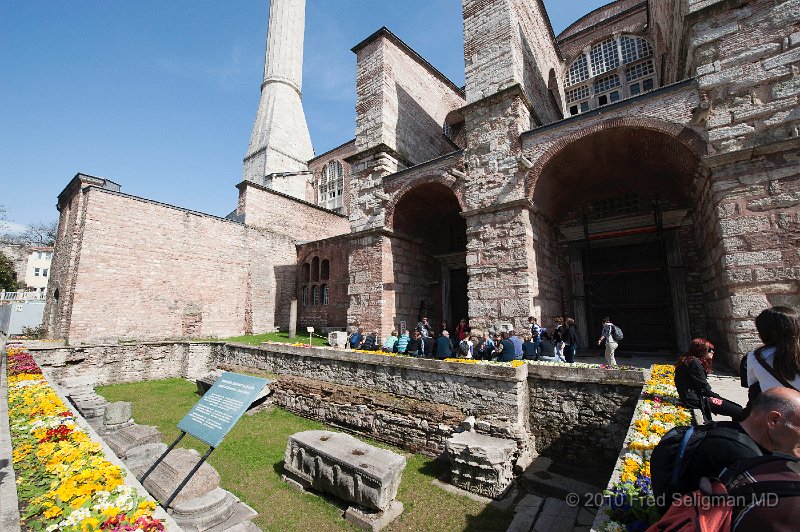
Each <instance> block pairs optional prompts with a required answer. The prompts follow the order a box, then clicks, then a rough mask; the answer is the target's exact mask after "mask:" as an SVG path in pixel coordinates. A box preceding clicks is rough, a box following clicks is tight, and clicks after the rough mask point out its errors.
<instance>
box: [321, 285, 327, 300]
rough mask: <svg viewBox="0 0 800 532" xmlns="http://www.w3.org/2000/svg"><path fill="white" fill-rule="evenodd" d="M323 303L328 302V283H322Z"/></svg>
mask: <svg viewBox="0 0 800 532" xmlns="http://www.w3.org/2000/svg"><path fill="white" fill-rule="evenodd" d="M322 304H323V305H327V304H328V285H326V284H324V285H322Z"/></svg>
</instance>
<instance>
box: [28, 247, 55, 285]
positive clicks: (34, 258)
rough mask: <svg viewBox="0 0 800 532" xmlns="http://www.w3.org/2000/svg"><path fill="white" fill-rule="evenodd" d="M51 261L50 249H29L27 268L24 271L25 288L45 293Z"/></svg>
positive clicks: (51, 251) (51, 252)
mask: <svg viewBox="0 0 800 532" xmlns="http://www.w3.org/2000/svg"><path fill="white" fill-rule="evenodd" d="M52 260H53V248H52V247H34V248H31V252H30V255H28V266H27V268H26V270H25V288H26V289H27V290H36V291H37V292H45V291H46V290H47V281H49V280H50V262H51V261H52Z"/></svg>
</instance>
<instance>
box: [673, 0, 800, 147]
mask: <svg viewBox="0 0 800 532" xmlns="http://www.w3.org/2000/svg"><path fill="white" fill-rule="evenodd" d="M729 4H730V2H723V3H722V5H721V6H720V5H719V4H718V5H717V6H712V7H710V8H708V9H706V10H704V11H700V12H698V13H696V14H695V15H694V16H692V17H690V18H689V19H687V21H688V22H687V24H688V25H689V46H690V55H689V60H690V64H689V68H690V71H691V72H693V73H694V74H695V75H696V76H697V81H698V85H699V87H700V91H701V93H702V97H703V100H704V102H706V103H707V108H708V114H707V117H706V119H705V125H706V126H707V127H708V139H709V142H710V144H711V145H712V146H713V148H714V150H715V151H716V152H718V153H724V152H732V151H735V150H739V149H742V148H749V147H753V146H757V145H760V144H768V143H771V142H776V141H782V140H786V139H788V138H791V137H795V138H796V137H797V136H798V134H800V133H799V132H800V110H799V109H800V106H798V97H799V95H800V78H799V77H798V72H799V71H800V1H798V0H784V1H771V0H760V1H752V2H746V3H743V4H742V5H741V7H738V8H736V7H730V6H729Z"/></svg>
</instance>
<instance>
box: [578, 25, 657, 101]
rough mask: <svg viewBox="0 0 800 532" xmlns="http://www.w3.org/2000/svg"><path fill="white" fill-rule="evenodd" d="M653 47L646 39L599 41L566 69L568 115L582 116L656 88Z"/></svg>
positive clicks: (620, 37)
mask: <svg viewBox="0 0 800 532" xmlns="http://www.w3.org/2000/svg"><path fill="white" fill-rule="evenodd" d="M656 86H657V83H656V76H655V67H654V65H653V47H652V46H651V45H650V43H649V42H647V41H646V40H645V39H643V38H641V37H636V36H634V35H622V36H619V37H612V38H610V39H605V40H604V41H601V42H599V43H597V44H595V45H594V46H592V47H591V48H589V49H588V50H585V51H584V52H583V53H582V54H581V55H580V56H578V57H577V58H576V59H575V60H574V61H573V62H572V64H571V65H570V66H569V68H568V69H567V79H566V90H565V91H564V98H565V100H566V107H567V108H566V114H567V116H572V115H577V114H580V113H585V112H586V111H589V110H590V109H597V108H598V107H602V106H604V105H607V104H609V103H613V102H616V101H618V100H620V99H622V98H627V97H630V96H636V95H637V94H641V93H643V92H647V91H650V90H653V89H654V88H656Z"/></svg>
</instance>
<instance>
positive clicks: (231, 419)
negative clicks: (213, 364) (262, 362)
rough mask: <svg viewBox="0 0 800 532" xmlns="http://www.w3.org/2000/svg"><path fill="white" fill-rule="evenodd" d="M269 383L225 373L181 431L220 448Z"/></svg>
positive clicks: (204, 396) (182, 423) (186, 419)
mask: <svg viewBox="0 0 800 532" xmlns="http://www.w3.org/2000/svg"><path fill="white" fill-rule="evenodd" d="M268 383H269V381H268V380H266V379H259V378H258V377H250V376H248V375H239V374H238V373H231V372H229V371H226V372H225V373H223V374H222V375H221V376H220V377H219V379H217V382H215V383H214V386H212V387H211V388H210V389H209V390H208V391H207V392H206V393H205V395H203V397H201V398H200V400H199V401H197V403H195V405H194V406H193V407H192V409H191V410H189V413H188V414H186V416H184V418H183V419H182V420H181V421H180V423H178V428H179V429H181V430H182V431H185V432H187V433H189V434H191V435H192V436H194V437H195V438H197V439H199V440H201V441H203V442H205V443H207V444H209V445H210V446H212V447H217V446H218V445H219V444H220V443H221V442H222V439H223V438H224V437H225V435H226V434H228V432H230V430H231V429H232V428H233V426H234V425H235V424H236V422H237V421H239V418H240V417H242V414H244V412H245V410H247V408H248V407H249V406H250V404H251V403H252V402H253V401H254V400H255V399H256V398H257V397H258V395H259V394H260V393H261V390H263V389H264V386H266V385H267V384H268Z"/></svg>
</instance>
